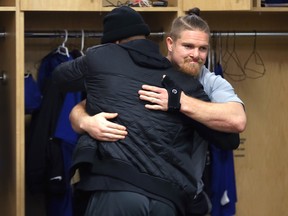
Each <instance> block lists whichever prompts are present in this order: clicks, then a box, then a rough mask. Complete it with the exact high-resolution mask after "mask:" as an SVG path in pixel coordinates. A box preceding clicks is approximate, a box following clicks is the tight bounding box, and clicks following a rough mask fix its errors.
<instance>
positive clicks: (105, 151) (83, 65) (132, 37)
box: [53, 6, 239, 216]
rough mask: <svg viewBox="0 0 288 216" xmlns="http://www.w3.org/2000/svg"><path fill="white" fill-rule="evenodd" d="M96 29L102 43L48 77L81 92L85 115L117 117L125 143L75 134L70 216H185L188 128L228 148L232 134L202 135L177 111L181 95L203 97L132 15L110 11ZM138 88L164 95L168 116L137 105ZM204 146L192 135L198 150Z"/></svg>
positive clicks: (189, 190) (193, 188) (190, 188)
mask: <svg viewBox="0 0 288 216" xmlns="http://www.w3.org/2000/svg"><path fill="white" fill-rule="evenodd" d="M103 26H104V31H103V38H102V43H103V44H102V45H99V46H95V47H92V48H90V49H88V51H87V53H86V56H83V57H80V58H78V59H76V60H74V61H71V62H67V63H63V64H61V65H60V66H58V67H57V68H56V69H55V71H54V72H53V79H54V81H55V82H56V83H57V84H58V85H59V88H62V89H63V90H66V91H79V90H81V91H83V90H86V92H87V99H86V111H87V112H88V114H89V115H95V114H97V113H100V112H103V111H105V112H110V113H118V114H119V115H118V117H117V118H116V119H115V120H114V122H115V123H118V124H122V125H125V126H126V127H127V130H128V135H127V136H126V138H125V139H123V140H118V141H111V142H104V141H99V140H95V139H93V138H92V137H91V136H89V135H88V134H83V135H81V137H80V139H79V141H78V144H77V147H76V150H75V152H74V155H73V165H72V169H71V176H74V177H75V176H78V177H79V178H78V179H76V181H74V189H75V193H74V195H75V206H74V209H75V215H77V216H78V215H81V216H82V215H85V216H94V215H99V216H114V215H117V216H129V215H131V216H148V215H149V216H162V215H165V216H170V215H171V216H176V215H177V216H178V215H191V212H192V210H193V209H191V204H192V203H193V201H194V199H195V197H196V194H197V184H198V182H197V179H195V177H194V174H193V173H192V172H191V165H192V164H193V163H192V158H191V155H190V153H191V151H192V148H193V143H192V140H193V139H194V136H196V134H195V133H194V131H195V128H196V129H197V131H198V133H201V134H207V133H209V134H210V135H211V136H210V137H209V138H210V141H213V142H215V143H218V144H219V145H222V144H224V143H226V142H228V143H229V144H230V145H231V146H234V148H235V146H237V145H238V144H239V135H238V134H228V133H219V132H216V131H212V130H209V129H208V128H206V127H204V126H203V125H199V124H196V123H195V122H194V121H192V120H191V119H189V118H188V117H185V116H184V115H181V114H180V113H179V112H178V111H179V109H180V103H179V94H180V93H181V91H184V92H185V93H186V94H188V95H191V96H193V97H196V98H201V99H205V100H206V101H208V98H207V96H206V94H205V93H204V91H203V89H202V86H201V84H200V83H199V82H198V80H197V79H195V78H194V77H192V76H190V75H188V74H184V73H182V72H179V71H176V70H175V69H173V66H172V65H171V63H170V61H169V60H168V59H167V58H165V57H163V56H162V55H161V54H160V52H159V47H158V46H157V45H156V44H154V43H153V42H151V41H149V40H147V39H145V36H147V35H149V33H150V31H149V28H148V26H147V25H146V24H145V22H144V20H143V19H142V17H141V16H140V15H139V14H138V13H137V12H136V11H134V10H133V9H131V8H130V7H126V6H123V7H120V8H115V9H113V10H112V11H111V12H110V13H109V14H108V15H107V16H105V18H104V20H103ZM164 75H165V78H163V76H164ZM172 80H173V81H172ZM174 82H175V83H174ZM144 83H146V84H150V85H155V86H159V87H160V86H164V87H165V88H166V89H167V90H168V91H169V92H170V95H169V101H170V103H169V110H170V111H169V112H162V111H151V110H148V109H146V108H145V107H144V103H143V102H141V101H140V100H139V98H138V94H137V91H138V89H140V88H141V86H142V85H143V84H144ZM177 84H178V85H177ZM179 84H181V88H179V86H180V85H179ZM207 141H208V140H206V139H202V138H200V137H199V143H198V144H203V145H206V144H205V143H207ZM74 180H75V179H74Z"/></svg>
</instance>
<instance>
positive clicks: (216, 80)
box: [199, 66, 243, 103]
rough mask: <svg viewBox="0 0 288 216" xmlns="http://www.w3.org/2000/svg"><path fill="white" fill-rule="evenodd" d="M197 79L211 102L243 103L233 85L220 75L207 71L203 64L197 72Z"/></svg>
mask: <svg viewBox="0 0 288 216" xmlns="http://www.w3.org/2000/svg"><path fill="white" fill-rule="evenodd" d="M199 81H200V82H201V84H202V85H203V87H204V91H205V92H206V94H207V95H208V96H209V98H210V100H211V101H213V102H230V101H234V102H239V103H243V102H242V101H241V100H240V98H239V97H238V96H237V94H236V93H235V91H234V88H233V86H232V85H231V84H230V83H229V82H228V81H227V80H226V79H224V78H223V77H221V76H220V75H216V74H215V73H214V72H211V71H209V70H208V69H207V68H206V67H205V66H203V67H202V70H201V72H200V74H199Z"/></svg>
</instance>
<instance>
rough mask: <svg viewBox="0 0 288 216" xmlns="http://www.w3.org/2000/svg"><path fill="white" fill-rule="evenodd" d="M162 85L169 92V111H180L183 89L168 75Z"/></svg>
mask: <svg viewBox="0 0 288 216" xmlns="http://www.w3.org/2000/svg"><path fill="white" fill-rule="evenodd" d="M162 85H163V87H164V88H165V89H166V90H167V92H168V111H170V112H171V111H172V112H174V111H179V110H180V108H181V104H180V97H181V92H182V90H181V89H180V88H179V87H178V86H177V85H176V84H175V83H174V81H173V80H171V79H170V78H169V77H168V76H165V77H164V78H163V79H162Z"/></svg>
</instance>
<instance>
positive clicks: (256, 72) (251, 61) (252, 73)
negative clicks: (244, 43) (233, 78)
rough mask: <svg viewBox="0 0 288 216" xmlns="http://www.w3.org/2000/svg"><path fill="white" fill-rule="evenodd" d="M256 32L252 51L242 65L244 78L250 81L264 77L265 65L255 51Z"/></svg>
mask: <svg viewBox="0 0 288 216" xmlns="http://www.w3.org/2000/svg"><path fill="white" fill-rule="evenodd" d="M256 36H257V35H256V32H255V36H254V44H253V50H252V53H251V54H250V56H249V57H248V59H247V61H246V62H245V64H244V70H245V73H246V76H247V77H248V78H251V79H257V78H260V77H262V76H264V74H265V72H266V67H265V64H264V62H263V60H262V58H261V56H260V55H259V53H258V52H257V49H256Z"/></svg>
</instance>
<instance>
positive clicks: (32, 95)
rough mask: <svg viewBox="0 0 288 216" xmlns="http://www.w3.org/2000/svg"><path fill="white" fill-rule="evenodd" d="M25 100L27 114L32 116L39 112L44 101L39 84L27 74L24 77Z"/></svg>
mask: <svg viewBox="0 0 288 216" xmlns="http://www.w3.org/2000/svg"><path fill="white" fill-rule="evenodd" d="M24 92H25V94H24V100H25V114H32V113H33V112H34V111H35V110H38V109H39V107H40V104H41V100H42V94H41V92H40V89H39V87H38V84H37V82H36V81H35V79H34V78H33V75H32V74H30V73H29V74H25V77H24Z"/></svg>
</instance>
